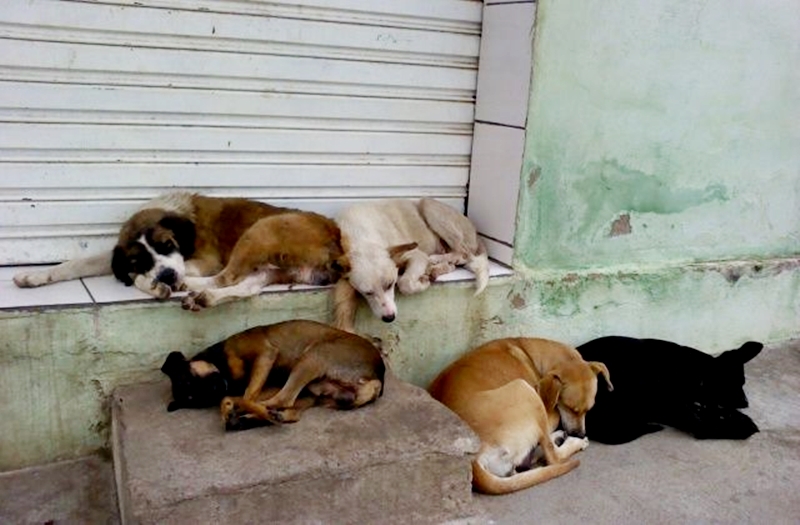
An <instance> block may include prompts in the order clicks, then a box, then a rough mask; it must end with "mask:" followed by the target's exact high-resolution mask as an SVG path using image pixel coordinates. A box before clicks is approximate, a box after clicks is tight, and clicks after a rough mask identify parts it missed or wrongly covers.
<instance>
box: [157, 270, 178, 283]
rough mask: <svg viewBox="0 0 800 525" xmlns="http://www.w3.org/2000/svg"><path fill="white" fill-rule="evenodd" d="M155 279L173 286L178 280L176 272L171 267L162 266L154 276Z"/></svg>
mask: <svg viewBox="0 0 800 525" xmlns="http://www.w3.org/2000/svg"><path fill="white" fill-rule="evenodd" d="M156 281H158V282H160V283H164V284H166V285H167V286H173V285H174V284H175V283H176V282H177V281H178V272H176V271H175V270H173V269H172V268H164V269H163V270H161V271H160V272H158V275H157V276H156Z"/></svg>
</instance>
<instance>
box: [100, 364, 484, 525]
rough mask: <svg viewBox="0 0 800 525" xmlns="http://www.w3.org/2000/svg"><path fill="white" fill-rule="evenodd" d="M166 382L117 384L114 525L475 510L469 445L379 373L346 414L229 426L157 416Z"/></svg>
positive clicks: (192, 416) (384, 519) (429, 406)
mask: <svg viewBox="0 0 800 525" xmlns="http://www.w3.org/2000/svg"><path fill="white" fill-rule="evenodd" d="M169 396H170V393H169V385H168V383H167V382H162V383H155V384H142V385H134V386H128V387H122V388H119V389H118V390H117V391H116V392H115V394H114V397H113V403H112V425H113V426H112V446H113V448H114V468H115V472H116V477H117V492H118V494H117V495H118V499H119V502H120V514H121V519H122V522H123V523H237V524H241V523H270V522H279V523H442V522H447V521H457V520H461V519H468V518H470V517H471V516H473V515H474V514H475V511H474V508H473V505H474V503H473V499H472V494H471V485H470V479H471V467H470V463H471V458H472V457H473V454H474V453H475V452H476V451H477V448H478V440H477V438H476V437H475V435H474V434H473V433H472V432H471V431H470V430H469V428H467V427H466V426H465V425H464V424H463V423H462V422H461V421H460V420H459V419H458V418H456V416H454V415H453V414H452V413H451V412H449V411H448V410H447V409H445V408H444V407H442V406H441V405H439V404H438V403H437V402H435V401H434V400H433V399H431V398H430V397H429V396H428V395H427V393H426V392H425V391H424V390H422V389H420V388H417V387H415V386H412V385H410V384H407V383H404V382H401V381H399V380H398V379H396V378H394V377H393V376H392V375H391V374H387V380H386V385H385V390H384V395H383V397H381V398H380V399H379V400H378V401H377V402H376V403H374V404H372V405H370V406H367V407H363V408H360V409H358V410H354V411H348V412H344V411H337V410H331V409H326V408H312V409H310V410H308V411H307V412H305V413H304V415H303V418H302V419H301V420H300V421H299V422H297V423H294V424H291V425H285V426H273V427H262V428H256V429H251V430H247V431H243V432H228V433H226V432H225V431H224V428H223V424H222V420H221V418H220V416H219V413H218V411H216V410H179V411H176V412H171V413H168V412H167V411H166V406H167V402H168V400H169Z"/></svg>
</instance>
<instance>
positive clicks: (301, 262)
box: [14, 192, 349, 310]
mask: <svg viewBox="0 0 800 525" xmlns="http://www.w3.org/2000/svg"><path fill="white" fill-rule="evenodd" d="M143 236H145V237H146V238H147V239H148V242H151V241H152V242H154V243H158V244H167V245H169V246H172V247H174V248H175V249H176V251H179V252H180V254H181V255H182V256H183V261H184V271H183V274H182V275H177V279H174V282H163V280H162V279H161V278H160V277H158V276H156V275H154V274H153V273H152V272H151V269H152V268H153V267H152V266H150V267H147V268H137V267H136V265H135V264H133V261H135V260H137V258H138V259H141V260H144V259H150V255H148V254H147V253H146V249H145V248H144V247H143V246H142V244H141V243H140V242H139V240H140V239H141V238H142V237H143ZM150 260H151V259H150ZM348 268H349V265H348V262H347V258H346V257H345V256H344V251H343V249H342V246H341V234H340V232H339V228H338V227H337V226H336V223H335V222H334V221H333V220H331V219H329V218H327V217H324V216H322V215H319V214H316V213H312V212H306V211H300V210H294V209H289V208H280V207H276V206H271V205H269V204H264V203H261V202H257V201H253V200H249V199H243V198H217V197H206V196H203V195H199V194H191V193H187V192H176V193H168V194H165V195H162V196H160V197H157V198H155V199H153V200H152V201H150V202H148V203H147V204H145V205H144V206H143V207H142V208H141V209H140V210H139V211H137V212H136V213H134V214H133V215H132V216H131V217H130V218H129V219H128V220H127V221H126V222H125V223H124V224H123V225H122V227H121V228H120V232H119V237H118V241H117V245H116V247H115V248H114V250H113V256H112V253H103V254H98V255H95V256H92V257H86V258H83V259H76V260H72V261H67V262H65V263H62V264H59V265H56V266H53V267H50V268H46V269H43V270H34V271H26V272H23V273H20V274H18V275H16V276H14V282H15V283H16V284H17V285H18V286H20V287H35V286H42V285H45V284H49V283H53V282H59V281H66V280H70V279H77V278H81V277H90V276H96V275H110V274H112V270H113V273H114V275H116V276H117V278H118V279H119V280H121V281H122V282H123V283H125V284H127V285H135V286H136V287H137V288H139V289H140V290H142V291H144V292H145V293H148V294H150V295H152V296H154V297H157V298H159V299H165V298H167V297H169V296H170V295H171V294H172V292H173V291H174V290H180V289H189V290H191V291H193V292H195V293H191V294H189V296H188V297H187V298H186V299H185V300H184V303H183V305H184V307H185V308H187V309H191V310H199V309H202V308H204V307H206V306H213V305H215V304H219V303H221V302H225V301H228V300H231V299H233V298H236V297H246V296H249V295H254V294H256V293H258V292H259V291H260V290H261V288H262V287H263V286H265V285H268V284H272V283H298V284H300V283H302V284H328V283H333V282H336V281H338V279H339V278H340V277H341V275H342V274H343V273H344V272H346V271H347V269H348ZM218 274H219V275H218ZM254 274H256V278H253V279H250V280H249V281H248V282H247V283H245V285H241V286H239V287H238V288H237V287H236V285H239V284H240V283H241V282H242V281H243V280H245V279H247V278H248V277H249V276H252V275H254ZM173 275H175V274H173ZM171 281H172V280H171ZM228 287H233V288H229V289H226V288H228Z"/></svg>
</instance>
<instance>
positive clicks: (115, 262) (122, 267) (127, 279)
mask: <svg viewBox="0 0 800 525" xmlns="http://www.w3.org/2000/svg"><path fill="white" fill-rule="evenodd" d="M111 270H112V271H113V272H114V277H116V278H117V279H119V280H120V281H121V282H122V283H123V284H125V286H132V285H133V279H131V276H130V273H131V267H130V264H128V256H127V254H126V253H125V249H124V248H123V247H122V246H115V247H114V252H113V254H112V256H111Z"/></svg>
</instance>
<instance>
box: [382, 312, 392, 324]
mask: <svg viewBox="0 0 800 525" xmlns="http://www.w3.org/2000/svg"><path fill="white" fill-rule="evenodd" d="M381 320H382V321H383V322H384V323H391V322H392V321H394V314H389V315H384V316H383V317H381Z"/></svg>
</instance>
